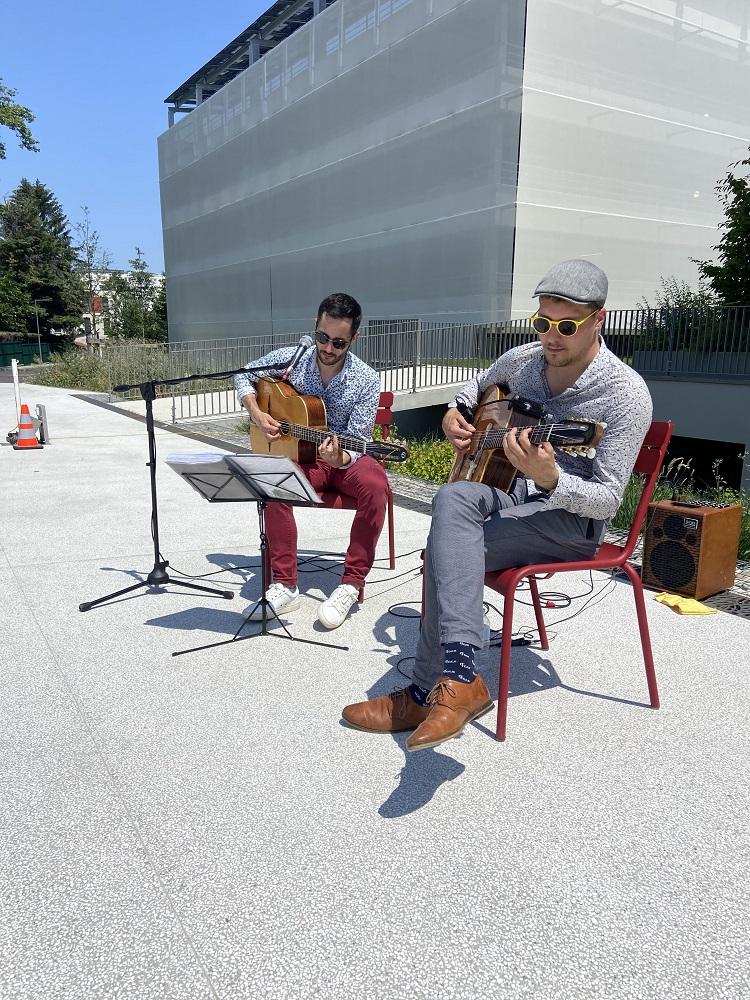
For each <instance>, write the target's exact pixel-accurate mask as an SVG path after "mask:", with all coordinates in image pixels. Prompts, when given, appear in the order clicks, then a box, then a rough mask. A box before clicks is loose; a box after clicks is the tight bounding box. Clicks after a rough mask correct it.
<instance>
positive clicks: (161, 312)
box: [148, 274, 169, 340]
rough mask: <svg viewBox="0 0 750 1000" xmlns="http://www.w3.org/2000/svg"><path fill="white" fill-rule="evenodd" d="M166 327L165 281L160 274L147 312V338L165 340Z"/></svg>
mask: <svg viewBox="0 0 750 1000" xmlns="http://www.w3.org/2000/svg"><path fill="white" fill-rule="evenodd" d="M168 329H169V328H168V324H167V283H166V281H165V280H164V275H163V274H162V275H161V276H160V280H159V282H158V285H157V287H156V292H155V294H154V303H153V305H152V307H151V312H150V314H149V329H148V339H149V340H167V335H168Z"/></svg>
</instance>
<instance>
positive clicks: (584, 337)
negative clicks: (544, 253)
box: [343, 260, 652, 750]
mask: <svg viewBox="0 0 750 1000" xmlns="http://www.w3.org/2000/svg"><path fill="white" fill-rule="evenodd" d="M607 285H608V283H607V276H606V274H605V273H604V271H602V270H601V268H599V267H597V266H596V265H595V264H592V263H591V261H588V260H566V261H563V262H562V263H561V264H557V265H556V266H555V267H553V268H552V269H551V270H550V271H549V272H548V273H547V274H546V275H545V276H544V278H542V280H541V281H540V282H539V284H538V285H537V287H536V290H535V292H534V295H535V296H536V297H538V299H539V309H538V310H537V312H536V313H534V315H533V316H532V319H531V322H532V326H533V328H534V330H535V332H536V333H537V334H538V337H539V339H538V340H537V341H536V342H532V343H529V344H523V345H521V346H520V347H515V348H513V349H511V350H510V351H507V352H506V353H505V354H503V355H502V356H501V357H500V358H498V360H497V361H496V362H495V363H494V364H493V365H492V366H491V368H489V369H488V370H487V371H485V372H482V373H480V374H479V375H477V376H476V377H475V378H473V379H470V380H469V381H468V382H467V383H466V384H465V385H464V386H463V388H462V389H461V391H460V393H459V394H458V396H457V397H456V399H455V400H454V401H453V403H452V404H450V408H449V410H448V413H447V414H446V415H445V417H444V419H443V430H444V432H445V436H446V437H447V438H448V440H449V441H450V442H451V444H452V445H453V447H454V448H455V449H456V451H458V452H467V451H468V450H469V449H470V447H471V442H472V435H476V433H477V432H476V428H475V427H474V426H473V424H472V423H470V420H469V419H467V416H466V414H467V412H469V411H471V410H472V409H473V408H474V407H475V406H476V405H477V403H478V402H479V400H480V398H481V396H482V394H483V392H484V391H485V389H486V388H487V387H488V386H491V385H502V384H505V385H507V386H508V387H509V389H510V391H511V392H512V393H516V394H518V395H519V396H522V397H525V398H526V399H531V400H535V401H537V402H539V403H540V404H541V405H542V407H543V409H544V411H545V412H546V414H547V415H548V416H549V417H550V418H551V419H552V420H553V421H559V420H565V419H572V418H574V417H577V418H583V419H586V420H593V421H596V422H598V423H606V425H607V426H606V430H605V432H604V436H603V438H602V440H601V442H600V444H599V446H598V448H597V451H596V455H595V456H594V457H593V458H589V457H584V456H580V455H575V456H574V455H567V454H563V453H556V452H555V451H554V450H553V448H552V446H551V445H550V444H549V443H548V442H544V443H542V444H536V443H532V441H531V439H530V437H529V430H528V428H527V429H525V430H522V431H521V432H520V433H519V432H518V431H512V432H511V433H509V434H507V435H505V436H504V438H503V449H504V452H505V456H506V458H507V459H508V461H509V462H510V463H511V465H512V466H514V467H515V469H517V470H518V473H519V475H518V476H517V477H516V479H515V482H514V484H513V486H512V487H511V489H510V492H509V493H505V492H503V491H502V490H500V489H496V488H494V487H490V486H486V485H485V484H484V483H481V482H472V481H458V482H454V483H449V484H448V485H447V486H444V487H442V489H440V490H439V491H438V493H437V494H436V496H435V498H434V500H433V505H432V524H431V527H430V534H429V538H428V540H427V548H426V550H425V560H424V584H425V614H424V619H423V621H422V629H421V632H420V636H419V642H418V644H417V652H416V657H415V664H414V669H413V672H412V683H411V684H410V685H409V687H407V688H403V689H401V690H398V691H394V692H392V693H391V694H389V695H384V696H382V697H380V698H376V699H374V700H373V701H370V702H358V703H356V704H353V705H348V706H347V707H346V708H345V709H344V711H343V716H344V720H345V721H346V722H348V723H349V724H350V725H351V726H354V727H355V728H357V729H362V730H365V731H367V732H379V733H384V732H398V731H406V730H410V729H412V730H414V732H412V733H411V735H410V736H409V738H408V739H407V743H406V745H407V748H408V749H409V750H423V749H427V748H429V747H434V746H437V745H438V744H440V743H443V742H444V741H445V740H448V739H451V738H452V737H454V736H457V735H458V734H459V733H460V732H461V731H462V730H463V729H464V727H465V726H466V724H467V723H468V722H470V721H471V720H472V719H476V718H477V717H478V716H480V715H482V714H483V713H484V712H487V711H489V710H490V709H491V708H492V700H491V698H490V695H489V692H488V690H487V687H486V685H485V683H484V681H483V680H482V678H481V677H480V676H479V675H478V674H477V671H476V665H475V654H476V652H477V650H478V649H479V648H481V646H482V611H483V608H482V599H483V579H484V574H485V571H494V570H503V569H507V568H509V567H512V566H524V565H529V564H532V563H548V562H565V561H568V560H571V561H572V560H577V559H590V558H592V557H593V555H594V553H595V552H596V549H597V547H598V546H599V544H600V542H601V540H602V537H603V535H604V532H605V529H606V527H607V523H608V521H609V520H610V518H612V517H613V515H614V514H615V512H616V511H617V508H618V507H619V505H620V502H621V500H622V496H623V493H624V490H625V486H626V485H627V482H628V479H629V478H630V474H631V472H632V469H633V465H634V464H635V460H636V458H637V456H638V450H639V448H640V446H641V442H642V441H643V438H644V436H645V434H646V431H647V430H648V427H649V425H650V422H651V411H652V405H651V397H650V395H649V392H648V388H647V387H646V384H645V382H644V381H643V379H642V378H641V377H640V375H638V374H637V373H636V372H634V371H633V369H632V368H629V367H628V366H627V365H625V364H624V363H623V362H622V361H620V360H619V358H617V357H615V355H614V354H612V352H611V351H609V350H608V349H607V347H606V345H605V343H604V341H603V339H602V337H601V328H602V324H603V323H604V319H605V316H606V311H605V309H604V303H605V301H606V298H607ZM459 401H460V402H461V403H462V404H463V409H464V412H463V413H462V412H461V408H459V407H458V406H457V404H458V403H459Z"/></svg>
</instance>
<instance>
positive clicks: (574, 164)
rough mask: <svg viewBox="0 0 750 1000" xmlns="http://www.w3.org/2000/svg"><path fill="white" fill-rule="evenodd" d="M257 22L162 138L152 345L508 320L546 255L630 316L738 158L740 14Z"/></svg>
mask: <svg viewBox="0 0 750 1000" xmlns="http://www.w3.org/2000/svg"><path fill="white" fill-rule="evenodd" d="M316 12H317V13H316ZM313 14H315V16H312V15H313ZM268 15H269V16H268V18H267V19H266V21H265V22H262V23H261V22H260V21H259V22H256V25H257V32H250V36H249V37H250V45H249V47H250V55H249V57H248V58H247V63H248V65H247V68H246V69H242V70H241V71H240V72H235V73H234V75H232V76H231V78H229V79H228V81H227V82H221V83H220V84H219V85H216V84H214V87H213V88H211V87H205V88H204V87H203V84H202V83H200V82H199V83H198V84H197V85H196V86H195V92H196V99H195V101H194V102H193V103H194V107H193V109H192V110H190V112H189V114H187V115H185V117H183V118H181V119H180V120H178V121H176V122H175V123H174V124H173V125H172V127H170V128H169V129H168V130H167V131H166V132H165V133H164V134H163V135H162V136H160V138H159V163H160V178H161V195H162V217H163V228H164V245H165V264H166V274H167V294H168V305H169V315H170V339H172V340H200V339H213V338H220V337H221V338H224V337H240V336H246V335H249V334H257V333H262V332H264V331H268V330H276V331H295V330H306V329H309V327H310V323H311V320H312V318H313V315H314V310H315V307H316V306H317V303H318V302H319V301H320V299H321V298H322V297H323V296H324V295H325V294H327V293H329V292H331V291H339V290H341V291H349V292H351V293H352V294H353V295H355V296H356V297H357V298H358V299H359V300H360V301H361V302H362V304H363V306H364V309H365V314H366V317H370V318H373V317H387V318H394V317H407V318H412V317H416V318H422V319H441V320H450V321H456V322H466V323H474V322H494V321H498V320H502V319H505V318H516V317H520V316H524V315H528V313H529V311H530V310H531V309H532V307H533V304H532V301H531V297H530V296H531V292H532V291H533V288H534V286H535V284H536V281H537V280H538V278H539V277H540V276H541V274H542V273H543V272H544V271H545V270H546V269H547V268H548V267H549V266H550V265H551V264H553V263H555V262H556V261H558V260H561V259H563V258H566V257H588V258H590V259H592V260H594V261H595V262H596V263H598V264H599V265H600V266H602V267H603V268H604V269H605V270H606V271H607V272H608V274H609V276H610V289H611V297H610V302H609V304H610V306H611V307H612V308H618V307H623V308H628V307H634V306H636V305H637V303H638V300H639V299H641V298H643V297H644V296H646V297H653V293H654V291H655V289H656V288H657V287H658V284H659V278H660V276H662V275H664V276H671V275H675V276H677V277H679V278H682V279H685V280H687V281H688V282H689V283H691V284H693V285H694V284H695V282H696V273H697V272H696V268H695V265H694V264H693V263H692V261H691V258H705V257H709V256H711V255H712V252H711V249H710V248H711V247H712V245H714V244H715V243H716V242H717V240H718V237H719V231H718V229H717V226H718V223H719V221H720V219H721V217H722V212H721V207H720V204H719V202H718V199H717V195H716V191H715V185H716V183H717V182H718V181H719V180H720V179H721V178H722V177H723V176H724V175H725V173H726V171H727V168H728V166H729V165H730V164H731V163H734V162H736V161H737V160H739V159H741V158H743V157H744V156H746V155H747V150H748V145H750V100H748V93H749V91H750V86H749V84H750V23H749V22H750V0H689V2H687V0H684V2H683V0H643V2H631V0H335V2H333V3H331V4H330V5H329V6H327V7H325V4H324V3H322V2H317V0H301V2H294V0H284V2H278V3H276V4H274V5H273V7H272V8H271V9H270V10H269V12H268ZM292 16H295V17H297V18H298V19H301V20H304V18H305V17H308V19H307V21H306V22H305V23H302V24H301V26H296V25H297V22H293V24H292V22H291V17H292ZM283 18H287V29H286V32H287V33H286V37H284V38H283V39H281V40H280V41H278V42H273V43H272V42H271V41H269V39H270V38H271V32H272V29H273V30H277V29H278V25H279V24H280V23H281V20H282V19H283ZM290 24H292V28H291V29H290V28H289V25H290ZM274 26H275V27H274ZM251 27H254V26H251ZM264 35H265V44H263V43H264ZM228 49H229V47H228ZM264 49H265V54H263V50H264ZM225 51H226V50H225ZM220 55H223V54H220ZM217 60H218V57H217ZM220 62H221V60H218V61H217V62H216V63H215V64H214V65H213V66H212V67H207V68H206V69H209V68H210V69H213V71H214V75H215V76H216V75H217V72H216V71H217V67H218V68H219V69H220V68H221V67H220V65H219V64H220ZM225 62H226V59H225ZM193 82H194V81H193V78H191V80H190V81H188V83H190V84H191V86H192V85H193ZM209 83H210V80H209ZM212 89H213V90H214V92H213V93H212V94H211V96H208V97H207V98H206V97H205V95H206V93H211V90H212ZM176 93H179V92H176ZM181 93H183V95H184V92H181ZM173 104H174V105H175V108H174V109H173V111H172V112H171V118H172V119H173V118H174V113H173V112H174V110H175V109H176V110H187V108H186V107H185V106H184V104H182V105H181V101H180V100H179V99H177V98H174V100H173Z"/></svg>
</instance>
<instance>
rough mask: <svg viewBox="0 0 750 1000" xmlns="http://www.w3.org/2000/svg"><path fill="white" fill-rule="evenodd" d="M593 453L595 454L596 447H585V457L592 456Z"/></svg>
mask: <svg viewBox="0 0 750 1000" xmlns="http://www.w3.org/2000/svg"><path fill="white" fill-rule="evenodd" d="M595 455H596V448H587V449H586V458H594V456H595Z"/></svg>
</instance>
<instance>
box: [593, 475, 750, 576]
mask: <svg viewBox="0 0 750 1000" xmlns="http://www.w3.org/2000/svg"><path fill="white" fill-rule="evenodd" d="M720 468H721V459H718V460H717V461H716V462H714V464H713V474H714V482H713V484H711V485H709V486H706V487H697V486H696V485H695V476H694V471H693V469H692V467H691V464H690V459H688V460H687V461H685V460H684V459H682V458H673V459H672V461H671V462H670V463H669V465H668V466H667V467H666V469H664V471H663V472H662V474H661V475H660V476H659V479H658V481H657V484H656V489H655V490H654V495H653V500H654V501H656V500H671V499H672V498H673V497H678V496H679V497H681V498H683V499H686V500H699V501H704V502H706V503H729V504H736V503H738V504H740V505H741V506H742V523H741V526H740V544H739V551H738V554H737V555H738V558H739V559H750V494H748V493H743V492H741V491H739V490H732V489H730V488H729V487H728V486H727V484H726V482H725V480H724V478H723V477H722V475H721V471H720ZM642 492H643V477H642V476H637V475H633V476H631V477H630V481H629V482H628V485H627V486H626V487H625V494H624V496H623V500H622V503H621V504H620V508H619V510H618V511H617V513H616V514H615V516H614V518H613V519H612V527H613V528H615V529H617V530H620V531H627V530H628V529H629V528H630V525H631V524H632V523H633V517H634V515H635V510H636V507H637V506H638V501H639V500H640V498H641V493H642Z"/></svg>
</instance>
